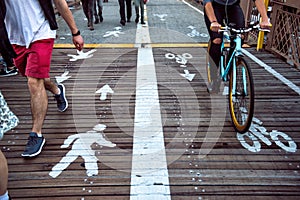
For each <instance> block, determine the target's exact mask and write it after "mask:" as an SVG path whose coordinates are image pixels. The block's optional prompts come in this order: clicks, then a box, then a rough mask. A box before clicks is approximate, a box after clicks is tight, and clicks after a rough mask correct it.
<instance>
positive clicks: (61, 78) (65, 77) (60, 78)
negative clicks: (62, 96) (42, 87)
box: [55, 71, 71, 83]
mask: <svg viewBox="0 0 300 200" xmlns="http://www.w3.org/2000/svg"><path fill="white" fill-rule="evenodd" d="M68 75H69V71H65V72H64V73H63V74H62V75H60V76H55V80H56V82H57V83H62V82H64V81H66V80H68V79H69V78H71V76H68Z"/></svg>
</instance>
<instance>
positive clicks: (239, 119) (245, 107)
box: [229, 57, 254, 133]
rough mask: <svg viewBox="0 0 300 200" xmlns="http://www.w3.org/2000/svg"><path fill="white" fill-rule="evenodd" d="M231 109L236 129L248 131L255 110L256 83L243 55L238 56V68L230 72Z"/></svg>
mask: <svg viewBox="0 0 300 200" xmlns="http://www.w3.org/2000/svg"><path fill="white" fill-rule="evenodd" d="M229 110H230V115H231V119H232V123H233V126H234V128H235V130H236V131H237V132H240V133H245V132H247V131H248V130H249V127H250V125H251V123H252V118H253V112H254V85H253V78H252V73H251V70H250V68H249V65H248V63H247V62H246V61H245V59H243V58H242V57H237V58H236V70H234V69H232V70H231V74H230V79H229Z"/></svg>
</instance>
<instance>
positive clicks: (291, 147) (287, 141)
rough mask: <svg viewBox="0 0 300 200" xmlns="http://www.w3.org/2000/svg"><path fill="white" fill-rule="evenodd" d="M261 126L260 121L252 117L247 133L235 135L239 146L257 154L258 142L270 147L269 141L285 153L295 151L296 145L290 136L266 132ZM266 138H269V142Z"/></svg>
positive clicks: (277, 132) (276, 132)
mask: <svg viewBox="0 0 300 200" xmlns="http://www.w3.org/2000/svg"><path fill="white" fill-rule="evenodd" d="M262 124H263V123H262V121H260V120H259V119H257V118H255V117H253V121H252V124H251V126H250V129H249V131H248V132H246V133H244V134H241V133H237V139H238V140H239V141H240V143H241V145H242V146H243V147H244V148H246V149H248V150H249V151H251V152H259V151H260V150H261V143H260V141H261V142H263V143H265V144H266V145H268V146H271V145H272V142H271V140H273V141H274V142H275V144H276V145H277V146H278V147H280V148H282V149H283V150H285V151H287V152H296V151H297V144H296V143H295V142H294V141H293V139H292V138H291V137H290V136H288V135H287V134H286V133H283V132H280V131H277V130H272V131H271V132H267V129H266V128H265V127H263V126H262ZM267 137H270V138H271V140H270V139H268V138H267ZM246 138H248V139H250V140H251V142H252V144H249V142H247V141H246ZM259 140H260V141H259Z"/></svg>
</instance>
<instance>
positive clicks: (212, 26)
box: [210, 21, 221, 32]
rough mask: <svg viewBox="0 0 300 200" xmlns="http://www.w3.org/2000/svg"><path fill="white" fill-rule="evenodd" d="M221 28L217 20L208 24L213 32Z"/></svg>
mask: <svg viewBox="0 0 300 200" xmlns="http://www.w3.org/2000/svg"><path fill="white" fill-rule="evenodd" d="M220 28H221V24H219V23H218V22H217V21H215V22H212V23H211V24H210V30H212V31H214V32H218V31H219V30H220Z"/></svg>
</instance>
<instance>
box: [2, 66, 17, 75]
mask: <svg viewBox="0 0 300 200" xmlns="http://www.w3.org/2000/svg"><path fill="white" fill-rule="evenodd" d="M17 74H18V69H17V68H16V67H13V68H12V69H9V68H7V67H5V68H3V69H1V70H0V77H6V76H14V75H17Z"/></svg>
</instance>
